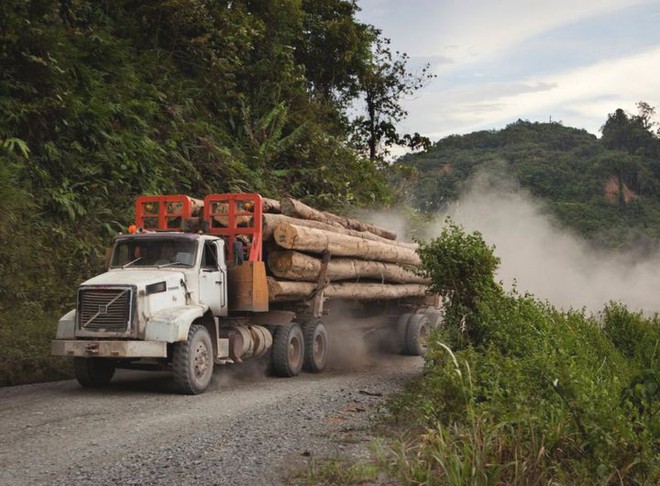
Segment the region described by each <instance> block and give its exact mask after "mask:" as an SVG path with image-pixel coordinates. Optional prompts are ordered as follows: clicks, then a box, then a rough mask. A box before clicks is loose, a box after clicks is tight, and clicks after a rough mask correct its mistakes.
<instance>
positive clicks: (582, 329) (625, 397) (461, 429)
mask: <svg viewBox="0 0 660 486" xmlns="http://www.w3.org/2000/svg"><path fill="white" fill-rule="evenodd" d="M420 255H421V258H422V262H423V269H424V270H423V272H424V274H425V275H427V276H428V277H430V278H431V279H432V286H433V289H434V290H435V291H437V292H438V293H440V294H441V295H442V296H443V297H444V299H445V301H444V302H445V304H444V310H445V321H444V325H443V327H442V329H440V330H438V331H437V332H436V333H435V334H434V335H433V336H432V338H431V339H430V341H429V350H428V353H427V354H426V356H425V367H424V373H423V375H422V376H421V377H420V378H419V379H418V380H416V381H415V382H414V383H411V384H410V385H409V386H408V387H407V389H406V391H405V392H404V393H403V394H401V395H400V396H398V397H396V398H395V399H394V400H393V401H392V402H391V403H390V404H389V410H390V412H391V414H388V416H387V417H384V418H383V423H382V424H381V425H382V426H377V427H376V429H375V430H376V436H378V441H377V442H376V443H375V444H374V447H373V455H372V457H373V460H372V461H371V462H362V463H359V464H343V466H342V463H341V461H338V460H333V461H329V462H328V463H325V464H322V465H317V464H315V465H314V467H310V469H309V470H308V471H307V475H306V477H305V480H304V481H306V482H303V484H347V485H348V484H363V483H366V484H372V482H375V483H376V484H381V483H383V484H389V482H388V481H390V482H394V483H396V484H411V485H412V484H419V485H440V484H442V485H450V486H451V485H454V486H464V485H497V484H520V485H526V484H561V485H568V484H603V485H649V486H650V485H655V484H658V483H659V482H660V320H659V319H658V316H645V315H642V314H640V313H636V312H631V311H629V310H628V309H626V307H625V306H623V305H621V304H619V303H614V302H612V303H610V304H609V305H608V306H606V307H605V309H604V310H603V311H602V312H601V313H600V314H599V315H597V316H591V315H586V314H585V313H584V312H583V311H580V310H568V311H561V310H558V309H555V308H553V307H552V306H551V305H549V304H548V303H545V302H540V301H539V300H538V299H536V298H535V297H534V296H533V295H528V294H520V293H519V292H517V291H515V290H514V291H511V292H506V291H505V290H504V289H503V288H502V287H501V286H500V284H499V283H497V282H496V281H495V278H494V276H495V270H496V269H497V265H498V263H499V260H498V258H497V257H496V256H495V255H494V253H493V248H491V247H489V246H488V245H487V244H486V243H485V242H484V240H483V239H482V237H481V235H480V234H479V233H478V232H475V233H466V232H465V231H464V230H463V228H461V227H460V226H458V225H456V224H454V223H453V222H452V221H451V220H448V221H447V222H446V224H445V226H444V229H443V231H442V233H441V235H440V236H439V237H438V238H436V239H434V240H432V241H430V242H428V243H424V244H422V246H421V249H420ZM358 472H359V474H357V473H358Z"/></svg>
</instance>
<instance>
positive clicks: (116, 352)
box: [51, 339, 167, 358]
mask: <svg viewBox="0 0 660 486" xmlns="http://www.w3.org/2000/svg"><path fill="white" fill-rule="evenodd" d="M51 354H52V355H53V356H80V357H84V358H93V357H98V358H167V343H166V342H164V341H88V340H76V341H73V340H64V339H55V340H53V341H52V342H51Z"/></svg>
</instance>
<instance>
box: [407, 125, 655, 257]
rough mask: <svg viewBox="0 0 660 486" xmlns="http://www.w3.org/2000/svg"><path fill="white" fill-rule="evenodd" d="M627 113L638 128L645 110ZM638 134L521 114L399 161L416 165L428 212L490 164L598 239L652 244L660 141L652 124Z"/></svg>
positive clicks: (418, 194) (611, 244)
mask: <svg viewBox="0 0 660 486" xmlns="http://www.w3.org/2000/svg"><path fill="white" fill-rule="evenodd" d="M617 113H618V112H617ZM617 113H615V114H613V115H610V119H609V120H608V121H607V122H606V125H605V127H610V128H611V125H612V123H614V122H613V121H612V120H613V119H614V117H615V116H616V115H617ZM624 115H625V114H624ZM625 116H626V120H625V122H626V123H625V124H624V125H625V127H624V128H625V129H629V128H630V126H632V127H633V128H635V127H636V125H635V123H636V120H637V119H638V118H637V116H628V115H625ZM647 122H648V120H647ZM620 131H624V130H623V129H622V130H620ZM645 134H646V135H645ZM637 135H641V137H636V136H635V137H634V136H630V137H628V138H629V140H627V141H624V142H623V143H621V140H620V138H619V139H617V138H616V137H615V136H613V134H612V133H611V132H607V128H606V134H604V135H603V137H601V138H600V139H599V138H597V137H595V136H594V135H592V134H589V133H587V132H586V131H584V130H579V129H575V128H570V127H565V126H562V125H560V124H558V123H531V122H528V121H521V120H519V121H518V122H516V123H513V124H510V125H508V126H507V127H506V128H504V129H502V130H498V131H481V132H475V133H471V134H468V135H454V136H450V137H447V138H444V139H442V140H440V141H439V142H437V143H436V144H434V145H433V146H432V147H431V148H430V149H429V150H428V151H427V152H424V153H419V154H414V155H407V156H405V157H404V158H402V159H400V160H399V161H398V164H401V165H403V166H407V167H412V168H414V169H415V171H414V172H415V177H414V182H413V183H412V185H411V187H410V188H409V191H408V197H409V198H410V200H411V201H412V203H413V205H414V206H415V207H416V208H417V209H419V210H421V211H423V212H435V211H438V210H442V209H443V207H445V205H447V204H448V203H450V202H452V201H455V200H456V199H457V197H459V195H460V194H461V192H462V190H463V189H464V188H465V187H466V185H467V184H469V181H470V180H471V178H472V176H474V175H475V174H476V173H478V172H480V171H484V170H486V171H489V172H492V173H495V174H501V175H505V176H507V177H510V178H512V179H513V180H514V181H516V182H517V184H518V186H519V187H520V188H522V189H525V190H527V191H529V192H530V193H531V194H532V195H533V196H535V197H536V198H539V199H541V200H543V201H544V202H545V203H546V206H547V208H548V209H549V211H550V212H551V213H553V214H554V216H555V217H556V218H557V219H558V220H559V221H560V222H561V223H562V224H564V225H566V226H568V227H569V228H572V229H573V230H574V231H576V232H578V233H579V234H580V235H582V236H583V237H585V238H586V239H588V240H590V241H591V242H593V243H595V244H596V245H598V246H603V247H608V248H622V247H625V248H632V247H636V248H640V247H641V248H642V249H644V250H650V249H652V248H656V247H657V246H658V241H660V150H659V149H658V145H659V141H658V138H657V136H656V135H655V134H654V133H653V132H652V131H651V130H650V129H647V128H643V127H640V129H639V131H638V133H637ZM614 147H617V148H614Z"/></svg>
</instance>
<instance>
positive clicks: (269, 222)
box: [263, 214, 418, 251]
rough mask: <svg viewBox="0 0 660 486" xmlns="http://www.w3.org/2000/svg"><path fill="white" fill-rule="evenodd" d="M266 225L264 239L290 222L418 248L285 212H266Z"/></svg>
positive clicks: (413, 245)
mask: <svg viewBox="0 0 660 486" xmlns="http://www.w3.org/2000/svg"><path fill="white" fill-rule="evenodd" d="M263 219H264V225H263V240H264V241H268V240H269V239H270V238H272V237H273V233H274V232H275V228H276V227H277V226H279V225H280V224H284V223H289V224H295V225H298V226H304V227H306V228H317V229H322V230H326V231H332V232H334V233H341V234H343V235H348V236H355V237H357V238H364V239H366V240H372V241H380V242H381V243H387V244H389V245H396V246H400V247H402V248H408V249H410V250H413V251H414V250H416V249H417V246H418V245H417V244H416V243H406V242H404V241H394V240H388V239H386V238H383V237H382V236H378V235H375V234H373V233H370V232H367V231H356V230H351V229H346V228H344V227H343V226H341V225H340V224H339V223H332V222H328V223H322V222H320V221H314V220H311V219H299V218H292V217H290V216H285V215H284V214H264V215H263Z"/></svg>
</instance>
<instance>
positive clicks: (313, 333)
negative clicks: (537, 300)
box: [302, 320, 328, 373]
mask: <svg viewBox="0 0 660 486" xmlns="http://www.w3.org/2000/svg"><path fill="white" fill-rule="evenodd" d="M302 332H303V337H304V338H305V359H304V362H303V368H304V369H305V370H306V371H311V372H312V373H320V372H321V371H323V370H324V369H325V365H326V364H327V363H328V331H327V330H326V329H325V325H324V324H323V323H322V322H321V321H318V320H313V321H309V322H306V323H305V324H304V325H303V328H302Z"/></svg>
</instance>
